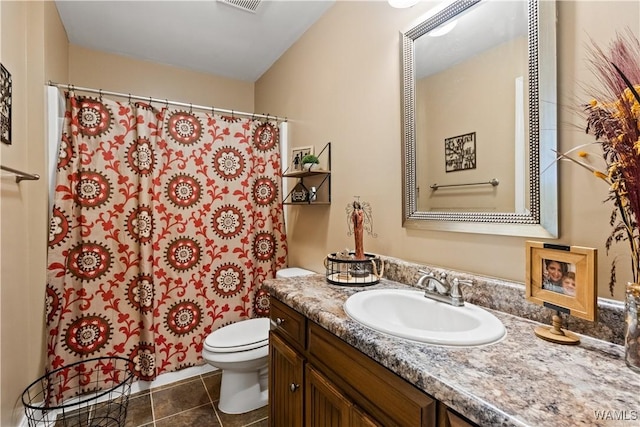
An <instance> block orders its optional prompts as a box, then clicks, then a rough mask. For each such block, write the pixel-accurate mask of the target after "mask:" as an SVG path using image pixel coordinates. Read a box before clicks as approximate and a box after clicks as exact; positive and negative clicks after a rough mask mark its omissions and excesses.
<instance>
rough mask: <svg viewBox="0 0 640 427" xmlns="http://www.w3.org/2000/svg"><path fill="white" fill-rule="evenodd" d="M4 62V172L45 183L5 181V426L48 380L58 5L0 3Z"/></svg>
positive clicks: (0, 288) (0, 252)
mask: <svg viewBox="0 0 640 427" xmlns="http://www.w3.org/2000/svg"><path fill="white" fill-rule="evenodd" d="M0 10H1V18H2V21H1V24H2V25H1V29H2V30H1V33H2V48H1V51H0V54H1V55H0V61H1V62H2V64H3V65H4V66H5V67H6V68H7V69H8V70H9V71H10V72H11V75H12V82H13V97H12V99H13V108H12V116H13V117H12V145H10V146H9V145H4V144H2V146H0V160H1V162H2V164H3V165H6V166H9V167H13V168H17V169H21V170H24V171H27V172H30V173H37V174H40V175H41V176H42V177H43V179H41V180H39V181H23V182H22V183H20V184H16V183H15V180H14V179H13V178H11V177H3V178H2V179H1V180H0V195H1V197H0V204H1V213H0V222H1V231H0V233H1V247H0V257H1V269H0V282H1V283H0V296H1V297H0V313H1V318H0V339H1V351H0V360H1V367H0V380H1V386H0V394H1V396H0V425H3V426H11V425H15V424H16V422H17V421H16V420H17V419H18V417H20V416H22V408H21V406H20V405H19V404H18V401H19V398H20V393H21V391H22V390H23V389H24V388H25V387H26V386H27V385H28V384H29V382H31V381H33V380H35V379H36V378H37V377H38V376H40V375H41V374H42V368H43V360H44V353H45V349H44V344H43V342H44V341H43V340H44V335H43V332H44V289H45V281H46V278H45V274H46V273H45V271H46V262H45V260H46V242H47V228H48V224H47V182H46V173H45V170H46V154H45V143H44V138H45V99H44V84H43V83H44V81H45V80H46V79H47V78H51V79H56V78H57V79H64V78H66V76H67V68H66V65H67V57H66V56H67V39H66V34H65V32H64V29H63V27H62V24H61V23H60V20H59V18H58V14H57V11H56V10H55V5H54V3H53V2H45V3H43V2H8V1H3V2H0Z"/></svg>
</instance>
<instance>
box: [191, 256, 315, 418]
mask: <svg viewBox="0 0 640 427" xmlns="http://www.w3.org/2000/svg"><path fill="white" fill-rule="evenodd" d="M309 274H314V272H313V271H309V270H305V269H303V268H298V267H291V268H285V269H282V270H278V271H277V272H276V278H286V277H298V276H306V275H309ZM270 323H271V322H270V320H269V318H266V317H262V318H255V319H248V320H242V321H240V322H236V323H232V324H231V325H227V326H224V327H222V328H220V329H218V330H216V331H213V332H212V333H210V334H209V335H208V336H207V338H206V339H205V341H204V346H203V349H202V357H203V358H204V360H205V361H206V362H207V363H208V364H210V365H212V366H215V367H216V368H218V369H221V370H222V384H221V385H220V402H219V404H218V408H219V409H220V411H222V412H224V413H225V414H242V413H245V412H249V411H253V410H254V409H258V408H261V407H262V406H265V405H266V404H267V403H268V400H269V392H268V377H269V374H268V371H267V366H268V363H269V328H270Z"/></svg>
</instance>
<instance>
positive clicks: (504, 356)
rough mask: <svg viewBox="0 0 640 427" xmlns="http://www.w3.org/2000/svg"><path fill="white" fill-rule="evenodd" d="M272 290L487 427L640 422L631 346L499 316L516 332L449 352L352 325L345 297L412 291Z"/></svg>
mask: <svg viewBox="0 0 640 427" xmlns="http://www.w3.org/2000/svg"><path fill="white" fill-rule="evenodd" d="M263 287H264V288H265V289H267V290H268V291H269V293H270V294H271V295H273V297H275V298H277V299H278V300H280V301H282V302H284V303H285V304H287V305H288V306H290V307H291V308H293V309H294V310H296V311H298V312H299V313H302V314H303V315H305V316H306V317H308V318H309V319H311V320H312V321H314V322H316V323H317V324H319V325H320V326H322V327H323V328H325V329H327V330H328V331H330V332H332V333H333V334H335V335H336V336H338V337H339V338H341V339H342V340H343V341H345V342H347V343H349V344H351V345H352V346H353V347H355V348H357V349H358V350H360V351H361V352H363V353H364V354H366V355H368V356H369V357H371V358H373V359H374V360H376V361H377V362H379V363H380V364H382V365H383V366H385V367H387V368H388V369H390V370H391V371H393V372H395V373H396V374H397V375H399V376H400V377H402V378H404V379H406V380H407V381H409V382H410V383H412V384H414V385H415V386H416V387H418V388H419V389H421V390H423V391H425V392H426V393H428V394H429V395H431V396H433V397H434V398H436V399H438V400H440V401H442V402H443V403H444V404H446V405H447V406H449V407H451V408H452V409H454V410H455V411H457V412H459V413H461V414H463V415H464V416H466V417H467V418H469V419H470V420H472V421H474V422H476V423H478V424H480V425H491V426H497V425H504V426H511V425H513V426H536V427H542V426H551V427H557V426H563V427H564V426H573V425H593V426H600V425H602V426H615V425H626V426H628V425H630V424H634V425H640V394H638V384H639V383H640V376H639V375H638V374H636V373H634V372H632V371H631V370H630V369H629V368H628V367H627V366H626V364H625V362H624V348H623V347H622V346H620V345H616V344H613V343H610V342H607V341H601V340H597V339H594V338H591V337H588V336H584V335H580V339H581V342H580V344H579V345H575V346H566V345H559V344H553V343H550V342H547V341H544V340H542V339H539V338H537V337H536V336H535V335H534V333H533V329H534V328H535V327H536V326H539V325H540V323H537V322H534V321H530V320H527V319H523V318H520V317H516V316H513V315H510V314H505V313H502V312H500V311H495V310H490V309H488V311H490V312H492V313H493V314H494V315H496V317H498V318H499V319H500V320H501V321H502V322H503V323H504V325H505V327H506V329H507V335H506V337H505V338H504V339H503V340H501V341H500V342H497V343H494V344H490V345H486V346H481V347H471V348H453V347H441V346H434V345H429V344H422V343H417V342H413V341H409V340H405V339H401V338H395V337H392V336H389V335H385V334H382V333H378V332H376V331H374V330H372V329H369V328H367V327H365V326H362V325H360V324H359V323H358V322H356V321H354V320H352V319H350V318H349V317H348V316H347V314H346V313H345V311H344V309H343V304H344V302H345V301H346V299H347V298H348V297H349V296H350V295H352V294H354V293H355V292H360V291H364V290H370V289H382V288H410V287H409V286H407V285H404V284H401V283H398V282H393V281H390V280H387V279H382V280H381V281H380V283H378V284H376V285H373V286H369V287H366V288H357V287H344V286H336V285H331V284H329V283H327V282H326V280H325V278H324V276H323V275H321V274H315V275H311V276H304V277H296V278H288V279H269V280H266V281H265V283H264V285H263Z"/></svg>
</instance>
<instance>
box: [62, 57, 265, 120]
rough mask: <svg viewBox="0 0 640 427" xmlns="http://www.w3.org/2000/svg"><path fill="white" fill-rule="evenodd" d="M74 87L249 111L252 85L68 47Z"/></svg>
mask: <svg viewBox="0 0 640 427" xmlns="http://www.w3.org/2000/svg"><path fill="white" fill-rule="evenodd" d="M64 83H72V84H74V85H76V86H82V87H89V88H95V89H104V90H109V91H113V92H121V93H131V94H134V95H140V96H145V97H146V96H150V97H153V98H159V99H169V100H171V101H179V102H185V103H191V104H196V105H207V106H209V105H210V106H213V107H218V108H224V109H228V110H237V111H246V112H252V111H253V91H254V84H253V83H249V82H244V81H240V80H232V79H227V78H224V77H218V76H213V75H211V74H204V73H200V72H196V71H189V70H185V69H181V68H177V67H173V66H170V65H163V64H157V63H153V62H148V61H139V60H135V59H132V58H128V57H125V56H121V55H113V54H108V53H103V52H98V51H95V50H90V49H86V48H83V47H80V46H75V45H71V46H69V81H68V82H64Z"/></svg>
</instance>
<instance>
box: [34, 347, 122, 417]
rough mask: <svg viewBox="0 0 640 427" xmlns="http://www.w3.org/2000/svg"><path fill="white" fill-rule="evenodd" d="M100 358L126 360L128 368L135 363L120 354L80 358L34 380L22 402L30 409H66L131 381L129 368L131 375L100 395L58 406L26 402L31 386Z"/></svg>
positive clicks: (104, 393)
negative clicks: (43, 405)
mask: <svg viewBox="0 0 640 427" xmlns="http://www.w3.org/2000/svg"><path fill="white" fill-rule="evenodd" d="M100 360H121V361H124V362H127V368H128V364H130V363H133V362H132V361H131V360H130V359H127V358H126V357H120V356H103V357H94V358H92V359H83V360H79V361H77V362H74V363H72V364H70V365H64V366H62V367H60V368H58V369H54V370H53V371H51V372H47V373H46V374H44V375H42V376H41V377H40V378H38V379H37V380H35V381H33V382H32V383H31V384H29V385H28V386H27V388H25V389H24V391H23V392H22V404H23V405H24V406H25V407H26V408H29V409H33V410H47V411H54V410H57V409H66V408H70V407H73V406H79V405H82V404H85V403H87V402H90V401H92V400H98V399H99V398H101V397H103V396H105V395H107V394H109V393H111V392H113V391H114V390H115V389H117V388H118V387H122V386H123V385H125V384H126V383H128V382H130V381H131V379H132V378H133V376H134V375H133V372H132V371H131V370H129V369H127V370H126V371H128V372H129V375H127V376H126V377H125V378H124V379H123V380H122V381H120V382H119V383H118V384H117V385H114V386H113V387H111V388H109V389H107V390H103V391H102V392H101V393H100V394H98V395H92V396H91V397H88V398H86V399H83V400H79V401H78V402H74V403H67V404H64V405H56V406H46V407H42V406H34V405H32V404H31V403H28V402H25V394H27V393H28V392H29V390H30V389H31V387H33V386H35V385H36V384H39V383H40V382H41V381H43V380H45V379H46V378H47V377H50V376H52V375H54V374H56V373H58V372H62V371H64V370H67V369H69V368H73V367H74V366H77V365H80V364H83V363H87V362H96V361H100Z"/></svg>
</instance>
